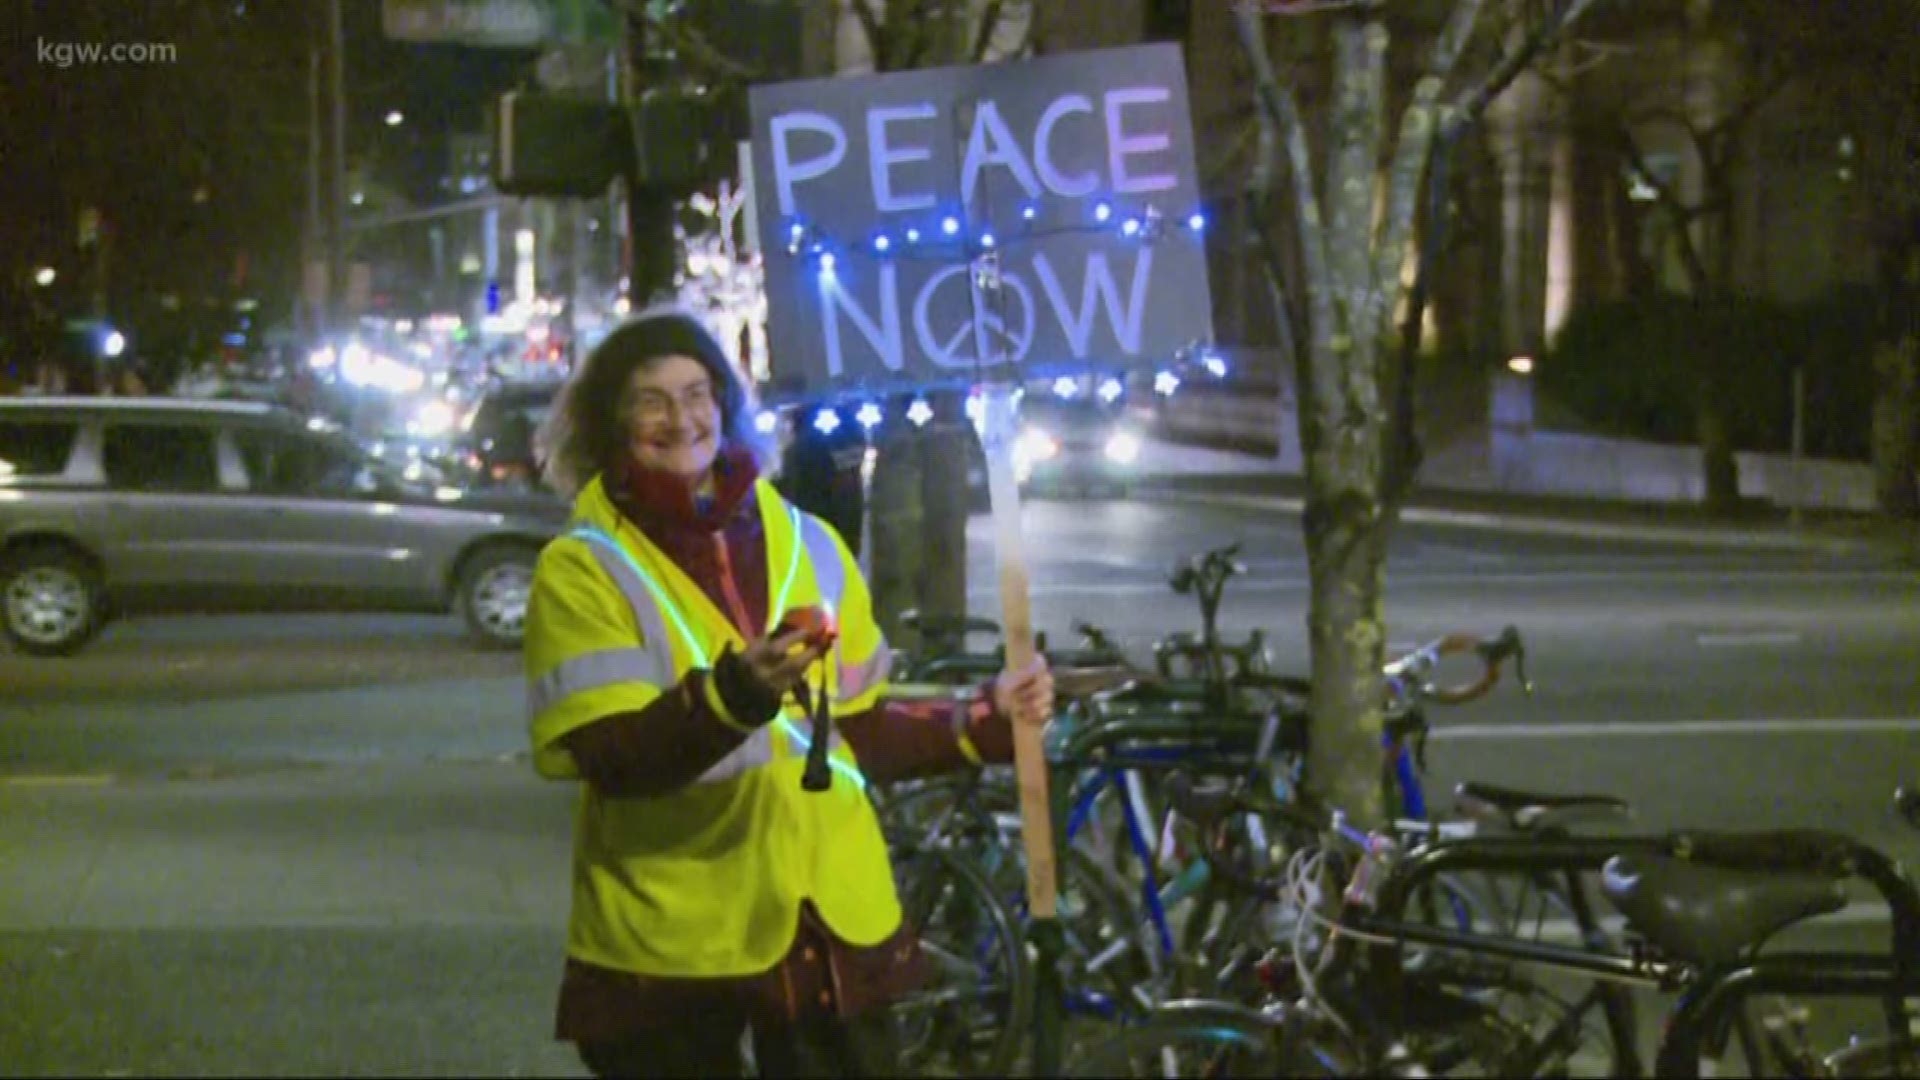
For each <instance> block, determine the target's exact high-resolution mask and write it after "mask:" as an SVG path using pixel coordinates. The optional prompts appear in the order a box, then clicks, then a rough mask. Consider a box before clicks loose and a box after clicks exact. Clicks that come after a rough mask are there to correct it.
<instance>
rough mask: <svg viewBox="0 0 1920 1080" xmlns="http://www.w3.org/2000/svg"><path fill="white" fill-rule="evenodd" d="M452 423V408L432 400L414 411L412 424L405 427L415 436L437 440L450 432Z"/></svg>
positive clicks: (443, 402)
mask: <svg viewBox="0 0 1920 1080" xmlns="http://www.w3.org/2000/svg"><path fill="white" fill-rule="evenodd" d="M453 423H454V416H453V406H452V405H449V404H447V403H446V402H445V401H440V400H434V401H429V402H427V403H426V404H424V405H422V406H420V408H418V409H417V410H415V411H414V414H413V423H411V424H409V425H407V426H408V427H409V428H411V429H412V430H413V431H414V432H415V433H417V434H420V435H424V436H426V437H428V438H438V437H439V436H441V435H445V434H446V433H447V432H449V431H452V430H453Z"/></svg>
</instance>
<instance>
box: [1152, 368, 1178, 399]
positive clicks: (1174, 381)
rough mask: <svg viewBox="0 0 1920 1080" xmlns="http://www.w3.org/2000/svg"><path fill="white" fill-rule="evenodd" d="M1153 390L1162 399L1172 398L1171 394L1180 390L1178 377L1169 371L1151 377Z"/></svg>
mask: <svg viewBox="0 0 1920 1080" xmlns="http://www.w3.org/2000/svg"><path fill="white" fill-rule="evenodd" d="M1153 389H1154V392H1155V393H1158V394H1160V395H1161V396H1163V397H1172V396H1173V392H1174V391H1175V390H1178V389H1180V376H1178V375H1175V374H1174V373H1173V372H1171V371H1163V372H1161V373H1160V374H1158V375H1155V376H1154V377H1153Z"/></svg>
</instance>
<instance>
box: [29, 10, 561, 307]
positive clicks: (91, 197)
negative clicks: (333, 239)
mask: <svg viewBox="0 0 1920 1080" xmlns="http://www.w3.org/2000/svg"><path fill="white" fill-rule="evenodd" d="M342 3H343V12H344V22H345V27H346V37H347V58H348V60H347V113H348V115H347V127H348V136H347V146H348V157H349V160H352V159H354V158H357V157H360V156H363V155H371V156H372V157H373V158H375V159H376V160H377V161H378V162H379V163H380V165H379V166H378V167H379V168H380V170H381V171H380V173H379V174H378V176H379V179H380V180H381V181H383V182H385V183H387V184H389V185H392V186H394V187H397V188H398V189H400V190H401V191H402V193H404V194H405V195H406V196H407V197H408V198H409V199H410V200H411V201H413V202H415V203H419V204H430V203H433V202H436V201H441V200H444V199H447V198H457V197H459V196H458V193H457V192H453V193H448V192H443V191H441V190H440V189H439V187H438V182H439V179H440V177H441V175H442V174H443V173H444V171H445V168H446V160H447V159H446V144H445V134H446V132H447V130H448V129H449V128H450V127H453V126H456V125H457V126H458V127H460V128H462V129H466V130H476V131H477V130H484V127H483V125H484V117H485V110H486V105H487V103H488V102H490V101H491V100H492V99H493V98H494V97H495V95H497V94H498V93H499V92H501V91H502V90H504V89H509V88H511V87H513V86H514V85H516V84H517V83H519V82H520V81H522V80H523V78H525V77H526V76H527V75H528V74H529V71H530V68H531V63H532V61H533V59H534V54H532V53H531V52H524V51H501V50H478V49H467V48H461V47H457V46H444V45H431V46H420V45H411V44H407V43H402V42H394V41H388V40H386V39H385V38H384V37H383V36H382V35H381V31H380V3H379V0H342ZM0 9H4V10H0V252H4V255H0V266H4V268H5V274H6V282H7V286H8V288H10V289H17V288H18V287H19V283H20V282H21V281H22V280H23V278H24V277H25V276H26V275H30V274H31V273H32V268H33V267H36V266H40V265H49V264H50V265H53V266H55V267H56V268H59V270H60V271H61V282H60V288H62V289H65V288H67V287H69V286H74V285H79V284H82V283H83V282H84V275H83V274H81V273H80V272H79V271H80V269H81V268H80V267H79V266H78V265H77V263H76V258H77V253H76V251H75V246H74V245H75V239H76V232H77V217H78V214H79V211H80V208H81V207H82V206H86V205H95V206H99V207H100V208H101V209H102V211H103V214H104V217H105V218H106V221H107V223H108V228H109V230H111V232H112V243H111V246H110V249H109V250H110V252H111V254H112V260H111V267H110V269H111V281H112V285H113V288H112V294H113V298H114V301H113V306H114V308H115V309H128V308H138V307H140V306H141V305H142V304H144V303H146V302H148V301H149V300H150V298H151V297H152V296H154V295H157V294H159V293H162V292H178V293H181V294H183V295H188V294H191V293H193V292H194V290H203V291H209V292H223V291H224V292H226V293H228V294H231V293H232V292H233V285H234V273H235V269H236V267H237V266H238V265H239V264H240V262H241V260H242V258H243V257H244V260H245V263H246V267H247V270H246V279H245V281H244V282H243V283H242V286H243V288H244V291H246V292H249V293H258V294H260V295H262V296H263V297H264V298H266V299H267V301H268V303H269V305H271V304H272V300H273V298H274V297H275V296H276V294H280V295H284V294H285V293H286V291H287V290H289V289H290V288H291V287H292V284H293V283H294V282H295V281H296V280H297V261H298V251H299V240H300V230H301V228H302V225H303V221H304V218H305V214H306V205H307V195H306V191H307V158H308V151H307V146H308V143H307V140H308V126H307V124H308V50H309V48H310V47H313V46H317V45H322V44H324V40H325V38H324V15H325V11H326V6H325V4H324V3H322V2H320V0H34V2H31V3H29V2H24V0H7V2H6V3H4V4H0ZM59 43H76V44H77V43H106V44H113V43H120V44H126V45H133V44H165V45H168V46H171V47H172V49H173V52H174V56H173V59H172V60H171V61H170V62H167V61H161V62H150V63H146V64H136V63H131V62H120V63H86V62H81V61H77V60H76V61H74V62H72V63H70V64H69V65H68V66H64V67H63V66H61V65H60V64H59V63H58V59H57V56H56V55H55V54H54V53H53V51H52V50H53V49H54V47H55V46H56V45H58V44H59ZM323 72H324V69H323ZM322 85H323V88H324V85H325V84H324V82H323V84H322ZM390 109H399V110H400V111H402V112H403V113H404V114H405V116H406V122H405V123H404V124H403V125H401V126H400V127H399V128H389V127H387V126H386V125H385V124H384V122H383V118H384V117H385V115H386V114H387V112H388V110H390ZM243 253H244V256H243ZM70 271H71V272H70ZM58 300H59V302H60V304H61V306H62V307H63V308H71V307H72V305H73V303H75V302H76V301H79V302H83V300H82V298H81V297H78V296H75V295H71V294H67V295H62V296H59V297H58Z"/></svg>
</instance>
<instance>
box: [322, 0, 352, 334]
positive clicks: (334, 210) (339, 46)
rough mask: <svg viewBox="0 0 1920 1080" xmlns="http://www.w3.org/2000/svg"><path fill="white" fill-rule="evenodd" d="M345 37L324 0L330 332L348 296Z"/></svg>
mask: <svg viewBox="0 0 1920 1080" xmlns="http://www.w3.org/2000/svg"><path fill="white" fill-rule="evenodd" d="M346 53H347V45H346V34H345V32H344V30H343V29H342V26H341V19H340V0H327V66H328V69H329V72H330V75H331V78H330V80H329V81H330V84H331V85H330V87H329V92H330V94H331V95H332V99H333V100H332V115H333V145H332V148H331V149H332V160H331V161H330V162H329V170H328V171H329V172H330V173H331V174H332V178H331V183H330V184H329V192H330V195H331V198H329V199H328V200H327V300H326V309H327V314H326V317H325V320H324V322H325V324H326V326H327V328H328V329H330V330H338V329H340V328H341V327H342V326H343V325H344V323H345V322H346V318H345V314H346V313H345V311H344V309H343V305H342V299H343V298H344V297H345V296H346V293H347V274H346V254H347V229H346V209H345V207H346V200H347V190H346V189H347V77H346V67H347V65H346Z"/></svg>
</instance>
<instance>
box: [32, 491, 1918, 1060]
mask: <svg viewBox="0 0 1920 1080" xmlns="http://www.w3.org/2000/svg"><path fill="white" fill-rule="evenodd" d="M975 525H976V536H975V537H974V539H975V540H976V541H977V542H976V543H975V544H974V545H973V547H974V551H973V558H972V561H971V566H970V571H971V580H972V582H973V596H974V607H975V609H976V610H977V611H979V612H981V613H983V614H991V613H992V611H993V609H994V607H995V600H994V595H993V591H992V586H993V576H992V573H991V562H990V559H991V554H990V549H989V547H988V543H989V541H990V537H989V535H988V534H989V530H988V528H987V523H986V522H985V521H984V519H981V520H977V521H976V523H975ZM1027 536H1028V544H1029V555H1030V557H1031V558H1032V560H1033V575H1032V576H1033V581H1034V586H1035V588H1034V595H1035V605H1036V614H1037V617H1038V621H1039V624H1040V626H1041V627H1042V628H1043V629H1046V630H1048V631H1049V632H1050V633H1052V634H1055V635H1062V634H1066V633H1068V632H1069V628H1070V626H1071V623H1072V620H1073V619H1075V618H1086V619H1090V620H1092V621H1094V622H1097V623H1100V624H1101V625H1103V626H1106V627H1108V628H1109V629H1111V630H1113V631H1115V632H1116V633H1118V634H1119V635H1120V636H1121V638H1122V640H1123V641H1124V642H1125V643H1126V644H1128V645H1129V646H1130V647H1132V648H1135V649H1142V650H1143V649H1144V646H1145V645H1146V644H1147V643H1148V642H1150V641H1151V639H1152V636H1153V635H1154V634H1155V633H1157V632H1163V631H1165V630H1168V629H1173V628H1183V627H1191V626H1193V625H1194V624H1195V619H1196V616H1195V613H1194V609H1193V607H1192V605H1191V602H1190V601H1187V600H1184V599H1181V598H1178V597H1174V596H1173V595H1172V594H1171V593H1170V592H1168V591H1167V589H1166V587H1165V576H1166V572H1167V570H1168V568H1169V567H1170V566H1171V565H1172V563H1173V562H1174V561H1175V560H1176V559H1177V558H1179V557H1182V556H1183V555H1186V554H1191V553H1193V552H1195V551H1197V550H1200V549H1201V548H1203V547H1205V546H1207V545H1209V544H1213V543H1219V542H1227V541H1230V540H1239V541H1242V542H1243V543H1244V545H1245V549H1244V550H1245V552H1246V561H1247V562H1248V564H1249V570H1250V573H1249V574H1248V576H1247V577H1246V578H1244V579H1242V580H1240V581H1237V582H1236V583H1235V585H1234V586H1233V588H1232V589H1231V591H1230V593H1229V599H1228V602H1227V606H1226V609H1225V613H1224V618H1223V622H1224V624H1225V625H1226V626H1228V627H1229V628H1230V629H1235V630H1244V629H1246V628H1249V627H1254V626H1259V627H1262V628H1264V629H1266V630H1267V632H1268V634H1269V637H1270V640H1271V641H1272V643H1273V654H1274V656H1275V658H1276V660H1277V661H1278V662H1279V663H1280V664H1281V665H1282V666H1292V667H1297V668H1299V669H1302V670H1304V668H1305V664H1306V649H1305V644H1304V642H1305V630H1304V626H1303V625H1302V618H1303V615H1304V611H1305V602H1306V589H1305V580H1304V576H1305V560H1304V556H1303V555H1302V552H1301V546H1300V540H1299V534H1298V520H1297V518H1294V517H1291V516H1289V515H1286V514H1283V513H1266V512H1255V511H1249V510H1246V509H1244V508H1233V507H1213V506H1205V505H1193V504H1177V505H1176V504H1167V503H1147V502H1124V503H1050V502H1040V503H1036V504H1033V505H1032V506H1031V507H1030V508H1029V518H1028V528H1027ZM1389 579H1390V580H1389V593H1388V596H1389V601H1388V604H1389V607H1388V616H1389V621H1390V631H1391V638H1392V640H1393V641H1394V642H1395V643H1396V644H1411V643H1414V642H1417V641H1420V640H1424V639H1425V638H1427V637H1430V636H1433V635H1435V634H1438V633H1440V632H1443V631H1445V630H1449V629H1456V628H1462V629H1475V630H1483V631H1488V632H1491V631H1493V630H1496V629H1498V628H1499V627H1500V626H1502V625H1505V624H1506V623H1509V622H1511V623H1514V624H1516V625H1518V626H1519V627H1520V628H1521V629H1522V630H1523V632H1524V633H1525V634H1526V636H1527V640H1528V643H1529V649H1530V660H1531V665H1530V667H1531V670H1530V674H1531V675H1532V676H1533V678H1534V679H1535V681H1536V682H1537V683H1538V686H1539V690H1538V692H1537V693H1536V695H1534V697H1532V698H1531V699H1529V698H1526V697H1523V696H1522V695H1521V694H1519V693H1518V691H1516V690H1514V689H1513V688H1511V687H1503V688H1502V689H1501V690H1500V691H1499V692H1498V693H1496V694H1495V695H1494V696H1492V697H1491V698H1489V699H1488V700H1486V701H1484V702H1482V703H1478V704H1476V705H1475V706H1473V707H1471V708H1468V709H1461V710H1457V711H1453V712H1448V713H1444V714H1440V715H1437V716H1436V717H1435V719H1436V720H1437V721H1439V722H1440V723H1441V724H1442V725H1443V730H1442V731H1441V733H1440V734H1439V736H1438V737H1437V738H1436V741H1435V744H1434V746H1433V749H1432V759H1433V777H1432V788H1431V789H1432V790H1434V791H1436V792H1443V791H1444V790H1446V789H1448V788H1450V787H1451V784H1452V783H1453V782H1454V781H1455V780H1457V779H1460V778H1462V777H1467V776H1478V777H1482V778H1485V779H1490V780H1495V781H1503V782H1507V783H1511V784H1519V785H1529V784H1530V785H1534V786H1540V787H1546V788H1552V789H1560V790H1571V789H1575V788H1595V789H1606V790H1611V791H1615V792H1618V793H1620V794H1623V795H1626V796H1628V797H1629V798H1631V799H1633V800H1634V801H1635V804H1636V806H1637V808H1638V815H1639V816H1638V824H1640V825H1642V826H1645V827H1650V828H1658V827H1663V826H1667V825H1676V824H1683V823H1684V824H1693V825H1703V826H1727V827H1762V826H1769V825H1800V826H1822V827H1832V828H1841V829H1846V830H1849V831H1853V832H1856V833H1858V834H1860V835H1863V836H1865V837H1868V838H1870V839H1873V840H1875V841H1876V842H1879V843H1882V844H1885V845H1887V846H1889V847H1890V848H1893V849H1894V850H1897V851H1900V852H1902V853H1904V854H1905V855H1906V856H1907V857H1908V858H1912V857H1914V855H1915V854H1916V853H1920V843H1916V840H1915V838H1914V837H1913V836H1912V835H1911V834H1908V833H1904V832H1901V831H1899V830H1898V829H1897V828H1896V827H1895V825H1894V824H1893V823H1892V821H1891V819H1890V816H1889V815H1888V814H1887V812H1886V796H1887V794H1888V793H1889V792H1890V791H1891V789H1892V787H1893V785H1894V784H1895V783H1897V782H1899V781H1902V780H1911V779H1913V778H1914V777H1915V776H1916V775H1920V677H1916V675H1915V672H1914V659H1915V657H1920V574H1916V573H1914V572H1913V571H1911V570H1900V569H1897V568H1894V567H1892V566H1890V565H1885V564H1882V563H1880V562H1879V561H1877V560H1876V559H1874V558H1871V557H1865V556H1848V557H1836V556H1832V555H1811V554H1802V553H1782V552H1761V551H1749V550H1740V549H1730V548H1720V547H1715V548H1689V547H1681V546H1675V545H1646V544H1625V543H1620V542H1617V541H1606V542H1590V541H1579V540H1572V539H1567V538H1552V539H1546V538H1541V537H1534V536H1526V535H1518V534H1505V533H1500V532H1493V531H1487V530H1481V529H1449V528H1441V527H1426V526H1422V527H1408V528H1404V529H1403V530H1402V531H1401V532H1400V534H1399V537H1398V540H1397V541H1396V543H1395V546H1394V549H1393V554H1392V559H1391V564H1390V569H1389ZM521 696H522V685H521V682H520V679H519V677H518V671H517V658H516V657H514V656H512V655H510V654H509V655H501V654H487V653H476V652H473V651H470V650H469V649H468V648H467V646H466V645H465V643H464V640H463V638H462V637H461V634H460V630H459V627H458V626H457V625H456V624H455V623H454V622H453V621H452V620H450V619H432V618H413V617H408V618H395V617H369V616H340V617H332V616H300V617H260V616H249V617H233V618H224V617H222V618H210V617H199V618H180V619H150V620H139V621H129V622H126V623H122V624H118V625H116V626H114V627H113V628H111V629H110V630H109V631H108V633H107V634H106V635H105V636H104V637H103V638H102V640H101V641H100V642H99V643H98V644H97V646H96V647H95V648H94V649H92V650H91V651H89V652H88V653H86V654H84V655H83V656H81V657H78V658H74V659H72V660H67V661H57V662H47V661H28V660H26V659H24V658H20V657H14V656H4V655H0V823H4V824H0V1073H4V1074H9V1075H52V1074H66V1075H229V1074H232V1075H237V1074H242V1073H246V1074H270V1075H295V1074H337V1075H374V1074H380V1075H433V1074H450V1073H455V1072H458V1073H465V1074H474V1075H534V1074H549V1075H551V1074H578V1073H579V1068H578V1066H577V1063H576V1062H574V1060H573V1059H572V1057H571V1055H570V1053H569V1052H568V1051H567V1050H566V1048H565V1047H562V1046H558V1045H555V1044H553V1043H552V1042H551V1041H550V1039H549V1038H548V1034H549V1027H548V1025H549V1023H550V1017H551V1004H552V995H553V991H554V988H555V985H556V982H557V978H558V970H559V967H558V965H559V950H560V927H561V926H562V924H563V922H564V918H565V909H566V878H567V869H566V864H567V850H568V839H567V835H568V823H569V814H570V812H571V806H572V799H573V797H574V796H573V792H572V791H571V790H570V789H569V788H567V787H565V786H562V785H552V784H546V783H543V782H541V781H539V780H537V779H536V778H534V777H533V776H532V775H531V772H530V770H529V769H528V768H527V766H526V765H525V763H524V761H523V760H519V759H518V758H517V756H516V755H517V754H518V753H519V752H520V751H521V750H522V748H523V746H524V738H525V736H524V733H523V728H522V717H521V713H520V702H521ZM1443 801H1444V800H1443ZM1849 932H1850V931H1841V933H1843V934H1844V933H1849Z"/></svg>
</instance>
